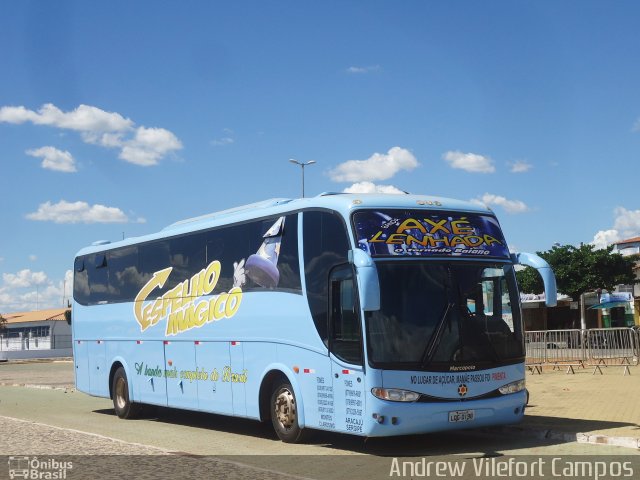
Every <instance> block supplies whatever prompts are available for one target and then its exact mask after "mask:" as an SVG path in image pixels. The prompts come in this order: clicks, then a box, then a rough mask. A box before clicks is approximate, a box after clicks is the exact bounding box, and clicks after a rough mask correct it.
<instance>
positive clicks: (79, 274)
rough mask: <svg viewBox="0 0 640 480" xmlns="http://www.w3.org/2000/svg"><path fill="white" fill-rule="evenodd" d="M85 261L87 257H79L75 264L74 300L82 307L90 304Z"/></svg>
mask: <svg viewBox="0 0 640 480" xmlns="http://www.w3.org/2000/svg"><path fill="white" fill-rule="evenodd" d="M85 259H86V257H78V258H76V260H75V262H74V263H75V264H74V275H73V298H74V299H75V301H76V302H78V303H79V304H80V305H88V304H89V279H88V275H87V265H86V263H85Z"/></svg>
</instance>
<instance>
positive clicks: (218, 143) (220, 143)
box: [211, 137, 235, 147]
mask: <svg viewBox="0 0 640 480" xmlns="http://www.w3.org/2000/svg"><path fill="white" fill-rule="evenodd" d="M234 142H235V140H234V139H233V138H231V137H221V138H216V139H214V140H211V145H213V146H215V147H224V146H225V145H231V144H232V143H234Z"/></svg>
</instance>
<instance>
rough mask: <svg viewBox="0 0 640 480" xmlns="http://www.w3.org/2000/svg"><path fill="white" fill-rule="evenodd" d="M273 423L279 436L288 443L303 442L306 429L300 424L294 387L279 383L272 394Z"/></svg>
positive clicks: (286, 383)
mask: <svg viewBox="0 0 640 480" xmlns="http://www.w3.org/2000/svg"><path fill="white" fill-rule="evenodd" d="M271 423H273V429H274V430H275V431H276V435H278V438H279V439H280V440H282V441H283V442H286V443H297V442H301V441H302V439H303V437H304V434H305V433H306V430H303V429H302V428H300V425H299V424H298V405H297V402H296V395H295V393H294V392H293V387H292V386H291V384H290V383H288V382H281V383H278V384H277V386H276V388H274V389H273V393H272V395H271Z"/></svg>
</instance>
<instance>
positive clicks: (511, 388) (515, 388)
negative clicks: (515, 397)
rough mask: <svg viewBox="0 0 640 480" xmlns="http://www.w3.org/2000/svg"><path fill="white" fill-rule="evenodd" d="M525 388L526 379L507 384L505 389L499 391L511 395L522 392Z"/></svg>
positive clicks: (501, 388)
mask: <svg viewBox="0 0 640 480" xmlns="http://www.w3.org/2000/svg"><path fill="white" fill-rule="evenodd" d="M524 388H525V382H524V379H522V380H518V381H517V382H511V383H507V384H506V385H505V386H504V387H500V388H499V389H498V391H499V392H500V393H501V394H503V395H509V394H510V393H517V392H521V391H522V390H524Z"/></svg>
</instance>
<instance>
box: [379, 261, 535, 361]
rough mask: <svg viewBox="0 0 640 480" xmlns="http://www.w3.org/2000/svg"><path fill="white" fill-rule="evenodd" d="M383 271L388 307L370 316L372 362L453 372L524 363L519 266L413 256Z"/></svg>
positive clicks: (382, 296) (382, 294)
mask: <svg viewBox="0 0 640 480" xmlns="http://www.w3.org/2000/svg"><path fill="white" fill-rule="evenodd" d="M377 269H378V275H379V280H380V309H379V310H377V311H373V312H367V314H366V330H367V340H368V341H367V344H368V354H369V361H370V363H371V364H372V366H374V367H377V368H390V369H406V368H413V369H420V370H426V369H429V370H436V371H437V370H447V371H448V370H456V365H457V366H460V367H467V368H468V369H474V368H490V367H492V366H497V365H504V364H509V363H515V362H518V361H522V360H523V344H522V325H521V318H520V309H519V306H518V305H519V304H518V293H517V288H516V282H515V275H514V272H513V266H512V265H509V264H501V263H495V264H492V263H484V262H482V263H481V262H476V263H471V262H434V261H431V262H429V261H416V260H413V261H411V260H405V261H386V262H385V261H379V262H377ZM512 307H513V308H512ZM473 366H475V367H473Z"/></svg>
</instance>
